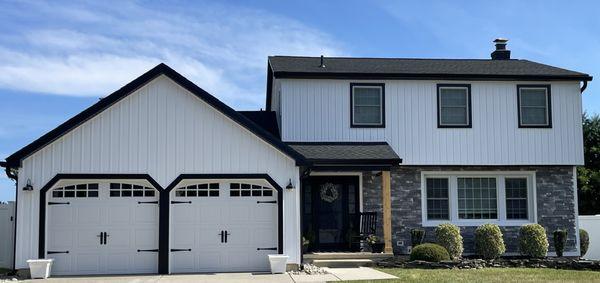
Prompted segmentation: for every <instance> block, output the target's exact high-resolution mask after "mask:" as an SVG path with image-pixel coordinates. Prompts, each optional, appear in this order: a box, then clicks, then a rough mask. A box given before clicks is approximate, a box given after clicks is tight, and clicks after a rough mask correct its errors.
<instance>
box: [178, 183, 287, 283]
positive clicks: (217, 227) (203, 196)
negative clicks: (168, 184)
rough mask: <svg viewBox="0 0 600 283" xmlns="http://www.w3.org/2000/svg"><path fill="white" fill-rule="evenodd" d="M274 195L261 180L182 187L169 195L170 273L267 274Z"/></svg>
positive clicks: (273, 247)
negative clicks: (231, 272) (232, 272)
mask: <svg viewBox="0 0 600 283" xmlns="http://www.w3.org/2000/svg"><path fill="white" fill-rule="evenodd" d="M277 195H278V192H277V190H276V189H274V188H273V185H271V184H269V183H268V182H267V181H266V180H264V179H258V180H256V179H225V180H218V179H217V180H199V179H187V180H183V181H181V182H180V183H179V184H177V185H176V186H174V187H173V189H172V190H171V191H170V199H171V213H170V217H171V219H170V223H171V227H170V229H171V232H170V242H171V249H170V252H171V254H170V257H171V260H170V263H171V273H193V272H215V271H216V272H223V271H229V272H230V271H268V270H269V262H268V259H267V255H268V254H276V253H278V251H279V241H278V235H279V234H278V225H279V224H278V207H279V206H278V205H279V204H278V200H277V199H278V198H277Z"/></svg>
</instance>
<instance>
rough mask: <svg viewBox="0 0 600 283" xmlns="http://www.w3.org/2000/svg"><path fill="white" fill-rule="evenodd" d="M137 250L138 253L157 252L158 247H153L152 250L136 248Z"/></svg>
mask: <svg viewBox="0 0 600 283" xmlns="http://www.w3.org/2000/svg"><path fill="white" fill-rule="evenodd" d="M137 252H138V253H141V252H149V253H157V252H158V249H153V250H137Z"/></svg>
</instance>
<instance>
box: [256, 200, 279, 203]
mask: <svg viewBox="0 0 600 283" xmlns="http://www.w3.org/2000/svg"><path fill="white" fill-rule="evenodd" d="M256 203H277V201H276V200H270V201H260V200H259V201H257V202H256Z"/></svg>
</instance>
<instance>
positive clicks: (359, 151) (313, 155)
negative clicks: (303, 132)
mask: <svg viewBox="0 0 600 283" xmlns="http://www.w3.org/2000/svg"><path fill="white" fill-rule="evenodd" d="M286 144H288V145H289V146H290V147H291V148H293V149H294V150H295V151H297V152H298V153H300V154H302V155H303V156H304V158H305V159H306V160H307V161H308V162H311V163H314V164H388V165H398V164H400V163H401V162H402V159H401V158H400V157H399V156H398V154H396V152H395V151H394V150H393V149H392V147H391V146H390V145H389V144H388V143H387V142H287V143H286Z"/></svg>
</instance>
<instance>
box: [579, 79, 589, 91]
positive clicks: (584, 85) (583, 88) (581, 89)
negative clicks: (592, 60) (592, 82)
mask: <svg viewBox="0 0 600 283" xmlns="http://www.w3.org/2000/svg"><path fill="white" fill-rule="evenodd" d="M586 88H587V81H583V85H582V86H581V88H580V89H579V90H580V91H581V93H583V92H584V91H585V89H586Z"/></svg>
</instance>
